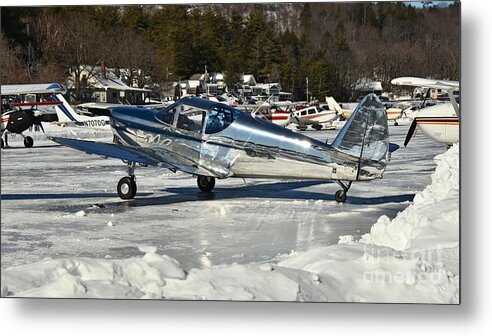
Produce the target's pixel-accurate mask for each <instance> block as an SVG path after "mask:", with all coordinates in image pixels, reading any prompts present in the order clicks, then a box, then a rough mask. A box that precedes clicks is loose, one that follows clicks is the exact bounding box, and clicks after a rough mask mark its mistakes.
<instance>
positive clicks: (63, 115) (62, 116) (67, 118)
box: [53, 94, 79, 123]
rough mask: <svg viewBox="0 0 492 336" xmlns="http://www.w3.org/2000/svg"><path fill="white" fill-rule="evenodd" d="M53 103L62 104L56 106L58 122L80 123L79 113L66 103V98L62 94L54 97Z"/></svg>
mask: <svg viewBox="0 0 492 336" xmlns="http://www.w3.org/2000/svg"><path fill="white" fill-rule="evenodd" d="M53 101H56V102H62V104H61V105H56V106H55V111H56V115H57V116H58V121H59V122H61V123H73V122H77V121H79V117H78V116H77V113H76V112H75V111H74V109H73V108H72V106H70V104H69V103H68V102H67V101H66V99H65V97H63V95H61V94H57V95H55V96H53Z"/></svg>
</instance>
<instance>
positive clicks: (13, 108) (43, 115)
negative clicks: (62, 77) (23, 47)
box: [0, 83, 66, 148]
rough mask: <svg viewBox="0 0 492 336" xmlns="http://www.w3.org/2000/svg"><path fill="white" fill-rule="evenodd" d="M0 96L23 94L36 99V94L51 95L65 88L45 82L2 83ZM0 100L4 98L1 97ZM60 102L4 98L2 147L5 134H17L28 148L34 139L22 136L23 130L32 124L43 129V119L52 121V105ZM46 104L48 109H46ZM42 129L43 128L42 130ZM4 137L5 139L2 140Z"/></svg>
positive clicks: (6, 144)
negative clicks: (8, 99)
mask: <svg viewBox="0 0 492 336" xmlns="http://www.w3.org/2000/svg"><path fill="white" fill-rule="evenodd" d="M1 92H2V97H11V96H17V97H18V96H21V97H22V96H24V97H26V96H27V97H28V98H32V99H34V100H36V95H52V94H56V93H65V92H66V89H65V88H64V87H63V86H62V85H60V84H58V83H47V84H16V85H2V87H1ZM2 100H4V99H3V98H2ZM57 104H60V103H58V102H50V101H42V102H36V101H33V102H16V103H9V102H8V101H7V98H6V99H5V105H4V104H2V123H1V127H0V140H1V146H2V148H4V147H8V142H7V135H8V134H19V135H21V136H22V138H23V139H24V146H25V147H27V148H30V147H32V146H33V145H34V140H33V138H32V137H30V136H24V134H23V132H24V131H26V130H27V129H29V128H32V127H33V126H38V127H40V128H41V130H43V125H42V124H41V122H43V121H52V118H51V116H50V115H53V114H54V113H53V111H52V109H51V106H52V105H57ZM48 106H50V107H49V109H46V108H47V107H48ZM43 131H44V130H43ZM4 139H5V140H4Z"/></svg>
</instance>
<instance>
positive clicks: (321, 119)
mask: <svg viewBox="0 0 492 336" xmlns="http://www.w3.org/2000/svg"><path fill="white" fill-rule="evenodd" d="M292 117H293V122H294V123H296V124H297V125H298V126H297V128H299V129H301V130H305V129H306V128H307V126H311V127H312V128H314V129H316V130H320V129H322V128H323V125H325V124H327V123H330V122H332V121H334V120H335V119H337V118H338V112H337V111H335V110H325V109H320V108H318V107H317V106H307V107H305V108H302V109H300V110H296V111H294V112H292Z"/></svg>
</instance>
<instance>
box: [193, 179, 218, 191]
mask: <svg viewBox="0 0 492 336" xmlns="http://www.w3.org/2000/svg"><path fill="white" fill-rule="evenodd" d="M196 183H197V184H198V188H200V190H201V191H204V192H210V191H212V189H213V188H214V187H215V178H214V177H208V176H198V178H197V180H196Z"/></svg>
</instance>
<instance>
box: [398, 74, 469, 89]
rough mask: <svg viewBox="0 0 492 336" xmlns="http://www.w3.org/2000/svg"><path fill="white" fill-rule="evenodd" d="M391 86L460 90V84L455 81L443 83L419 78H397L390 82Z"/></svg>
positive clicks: (442, 81)
mask: <svg viewBox="0 0 492 336" xmlns="http://www.w3.org/2000/svg"><path fill="white" fill-rule="evenodd" d="M391 84H393V85H402V86H416V87H427V88H433V89H454V90H459V89H460V83H459V82H457V81H444V80H438V79H427V78H419V77H398V78H395V79H392V80H391Z"/></svg>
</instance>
